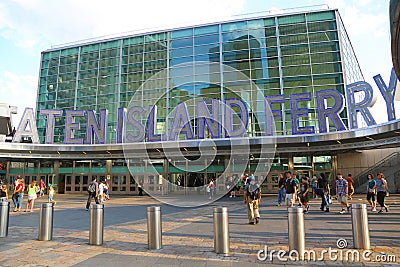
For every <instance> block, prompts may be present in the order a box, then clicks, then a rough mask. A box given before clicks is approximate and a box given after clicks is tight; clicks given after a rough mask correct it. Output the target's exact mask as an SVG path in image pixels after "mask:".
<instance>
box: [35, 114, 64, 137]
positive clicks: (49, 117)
mask: <svg viewBox="0 0 400 267" xmlns="http://www.w3.org/2000/svg"><path fill="white" fill-rule="evenodd" d="M62 114H63V111H62V110H57V109H42V110H41V111H40V115H43V116H46V138H45V140H44V142H45V143H46V144H53V141H54V117H61V116H62Z"/></svg>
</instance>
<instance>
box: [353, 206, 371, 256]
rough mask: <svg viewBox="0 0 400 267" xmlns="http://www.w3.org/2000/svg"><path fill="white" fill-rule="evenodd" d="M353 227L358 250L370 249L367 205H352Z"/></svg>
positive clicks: (355, 245)
mask: <svg viewBox="0 0 400 267" xmlns="http://www.w3.org/2000/svg"><path fill="white" fill-rule="evenodd" d="M351 226H352V229H353V242H354V248H356V249H370V242H369V228H368V212H367V204H358V203H357V204H352V205H351Z"/></svg>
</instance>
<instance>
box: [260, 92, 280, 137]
mask: <svg viewBox="0 0 400 267" xmlns="http://www.w3.org/2000/svg"><path fill="white" fill-rule="evenodd" d="M264 99H265V123H266V127H267V131H266V135H274V134H275V133H274V129H275V125H274V118H282V117H283V116H282V104H283V103H285V95H274V96H266V97H265V98H264ZM274 103H280V107H281V108H280V109H273V108H272V105H273V104H274ZM267 107H269V108H267ZM269 110H270V111H271V112H269ZM271 113H272V114H271Z"/></svg>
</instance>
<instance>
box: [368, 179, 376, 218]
mask: <svg viewBox="0 0 400 267" xmlns="http://www.w3.org/2000/svg"><path fill="white" fill-rule="evenodd" d="M375 195H376V181H375V180H374V176H373V175H372V173H370V174H368V182H367V201H368V203H369V204H370V205H371V211H376V198H375Z"/></svg>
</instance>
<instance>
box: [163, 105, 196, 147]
mask: <svg viewBox="0 0 400 267" xmlns="http://www.w3.org/2000/svg"><path fill="white" fill-rule="evenodd" d="M180 134H185V135H186V139H187V140H189V139H193V129H192V125H191V124H190V119H189V113H188V110H187V107H186V103H185V102H182V103H179V104H178V105H177V106H176V108H175V114H174V121H173V122H172V126H171V131H170V133H169V140H172V141H173V140H176V138H177V136H178V135H180Z"/></svg>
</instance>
